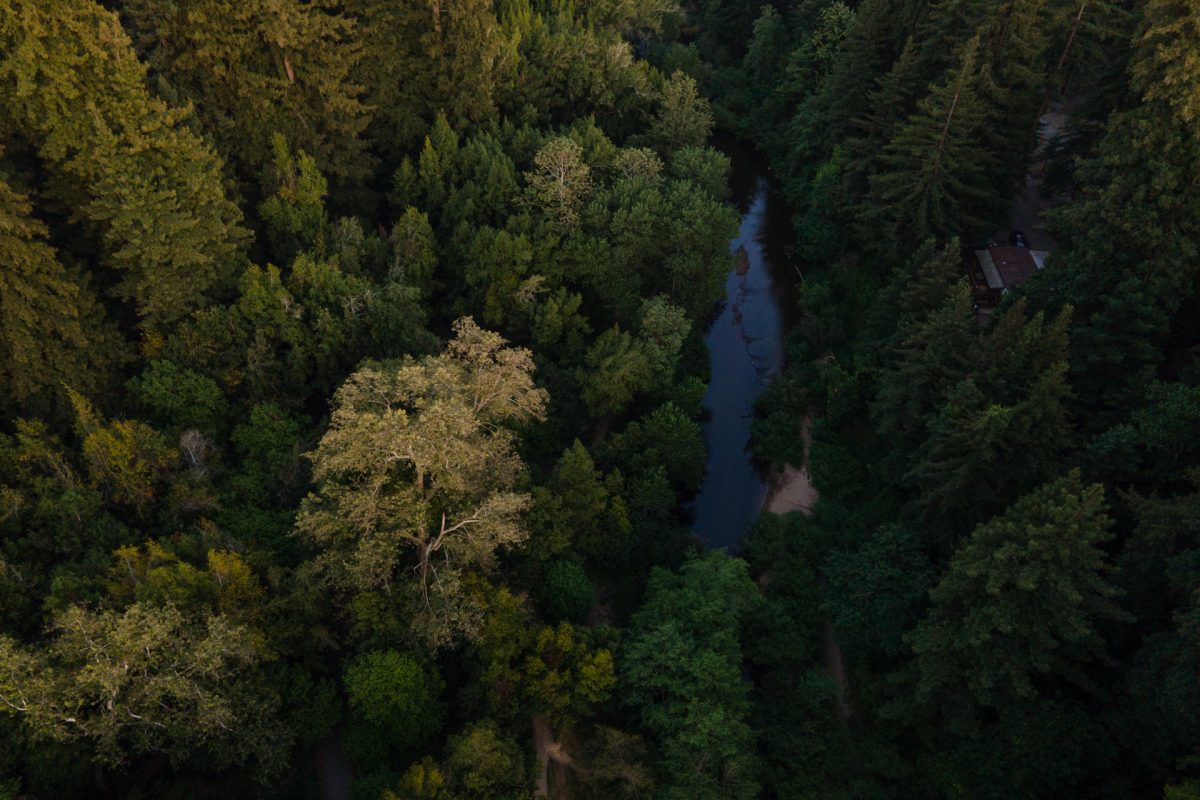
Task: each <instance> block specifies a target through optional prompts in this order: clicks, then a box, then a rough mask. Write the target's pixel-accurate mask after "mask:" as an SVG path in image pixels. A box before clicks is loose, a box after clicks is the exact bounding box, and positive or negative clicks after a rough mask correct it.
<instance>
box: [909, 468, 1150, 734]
mask: <svg viewBox="0 0 1200 800" xmlns="http://www.w3.org/2000/svg"><path fill="white" fill-rule="evenodd" d="M1110 526H1111V520H1110V519H1109V517H1108V516H1107V514H1106V509H1105V504H1104V492H1103V487H1101V486H1099V485H1093V486H1084V485H1083V484H1082V483H1081V481H1080V479H1079V475H1078V473H1072V474H1071V475H1069V476H1068V477H1065V478H1061V479H1059V480H1057V481H1055V482H1053V483H1050V484H1047V485H1046V486H1044V487H1043V488H1041V489H1038V490H1037V491H1035V492H1033V493H1031V494H1029V495H1027V496H1026V497H1024V498H1022V499H1021V500H1020V501H1019V502H1017V503H1016V504H1015V505H1014V506H1013V507H1012V508H1011V509H1009V510H1008V511H1007V512H1006V513H1005V514H1003V515H1002V516H1000V517H997V518H996V519H994V520H992V521H991V522H988V523H985V524H983V525H980V526H979V527H977V528H976V529H975V530H974V531H973V532H972V533H971V535H970V536H969V537H968V538H967V539H966V541H964V542H963V544H962V546H961V547H960V548H959V549H958V550H957V552H955V554H954V557H953V558H952V559H951V561H950V566H949V569H948V571H947V572H946V574H945V575H944V576H943V578H942V579H941V581H940V582H939V583H938V585H937V586H935V587H934V589H933V590H932V591H931V592H930V599H931V601H932V602H933V608H932V609H931V610H930V612H929V614H928V615H927V616H926V618H925V619H924V620H922V621H921V623H920V624H919V625H918V626H917V628H916V630H915V631H914V632H913V633H912V634H911V635H909V636H908V637H907V640H908V642H909V643H910V644H911V646H912V648H913V651H914V652H915V653H916V656H917V658H916V669H917V671H918V679H917V684H916V696H917V698H918V700H919V701H920V702H922V703H935V704H936V705H937V706H939V707H940V708H941V709H942V713H943V714H945V715H946V716H947V718H948V719H949V720H951V721H964V720H969V719H970V718H971V715H972V713H973V712H974V709H976V708H978V707H992V708H995V707H999V706H1002V705H1004V704H1005V703H1008V702H1011V701H1019V700H1028V699H1031V698H1034V697H1037V696H1038V693H1039V690H1040V686H1041V683H1042V681H1044V680H1066V681H1070V682H1072V683H1075V684H1077V685H1081V686H1087V685H1089V683H1090V681H1089V679H1088V677H1087V674H1086V671H1085V670H1084V667H1085V666H1086V665H1087V663H1088V662H1089V661H1091V660H1093V659H1095V658H1098V657H1102V656H1103V651H1104V640H1103V637H1102V636H1101V634H1100V631H1099V630H1098V625H1100V624H1101V623H1103V622H1104V621H1107V620H1125V619H1128V617H1127V615H1126V614H1125V612H1123V611H1122V610H1121V609H1120V608H1119V606H1118V605H1117V603H1116V598H1117V597H1118V596H1119V594H1120V592H1119V590H1118V589H1117V588H1116V587H1115V586H1113V584H1112V582H1111V581H1110V579H1109V577H1108V574H1107V573H1109V572H1110V571H1111V569H1112V568H1111V566H1110V565H1109V564H1108V560H1107V557H1106V554H1105V552H1104V551H1103V550H1102V549H1101V546H1102V545H1103V544H1104V543H1105V542H1106V541H1108V540H1109V539H1110V538H1111V533H1109V528H1110Z"/></svg>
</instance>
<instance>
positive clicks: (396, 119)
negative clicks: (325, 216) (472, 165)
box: [344, 0, 516, 166]
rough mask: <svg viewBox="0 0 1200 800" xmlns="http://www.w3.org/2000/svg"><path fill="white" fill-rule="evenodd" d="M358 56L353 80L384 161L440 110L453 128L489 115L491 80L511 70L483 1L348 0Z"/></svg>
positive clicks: (510, 57)
mask: <svg viewBox="0 0 1200 800" xmlns="http://www.w3.org/2000/svg"><path fill="white" fill-rule="evenodd" d="M344 5H345V7H346V9H347V11H348V13H349V14H351V15H353V16H355V17H357V18H358V20H359V27H360V29H361V34H360V38H361V41H362V43H363V59H362V60H361V61H360V62H358V64H357V66H356V67H355V71H354V77H355V80H356V81H358V82H359V83H361V84H362V85H363V86H364V87H366V101H367V103H369V104H370V105H371V106H372V107H373V108H374V109H375V114H374V119H373V121H372V123H371V127H370V129H369V131H368V135H369V137H370V139H371V140H372V142H373V143H374V144H375V145H376V146H377V147H378V148H379V150H380V151H381V152H383V153H385V154H386V155H387V158H388V161H389V162H390V164H391V165H393V166H394V165H395V164H396V163H397V162H398V161H399V156H400V155H401V154H402V153H404V152H405V151H406V150H409V149H411V148H412V147H414V146H415V145H418V144H419V143H420V141H421V138H420V137H421V135H422V134H423V133H424V132H425V131H426V128H427V126H428V125H429V124H430V123H432V122H433V120H434V117H435V115H436V114H437V113H438V112H439V111H440V112H443V113H444V114H445V115H446V117H447V118H448V120H449V122H450V124H451V125H453V126H454V128H456V129H459V130H462V129H465V128H466V127H467V126H468V125H470V124H471V123H476V122H481V121H483V120H486V119H489V118H491V117H492V116H493V115H494V114H495V113H496V97H495V96H496V92H497V88H498V87H497V82H498V81H502V80H503V79H504V76H505V74H506V73H508V72H511V71H512V70H515V68H516V53H515V42H513V41H509V40H507V39H506V38H505V35H504V33H503V31H501V29H500V26H499V23H498V22H497V20H496V15H495V11H494V10H493V4H492V2H491V0H454V2H447V0H423V1H422V2H406V3H396V2H393V1H392V0H350V1H349V2H347V3H345V4H344Z"/></svg>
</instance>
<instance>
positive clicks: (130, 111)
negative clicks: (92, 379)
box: [0, 0, 245, 330]
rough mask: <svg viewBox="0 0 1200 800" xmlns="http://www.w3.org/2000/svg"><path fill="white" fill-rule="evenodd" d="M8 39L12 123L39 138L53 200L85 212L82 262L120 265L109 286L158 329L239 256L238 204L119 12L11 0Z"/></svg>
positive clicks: (1, 42)
mask: <svg viewBox="0 0 1200 800" xmlns="http://www.w3.org/2000/svg"><path fill="white" fill-rule="evenodd" d="M0 50H2V51H3V53H4V57H3V59H2V60H0V74H3V75H5V76H6V78H5V81H4V89H3V93H2V95H0V99H2V102H3V104H4V106H5V108H6V109H7V112H8V114H7V117H8V119H7V120H6V123H5V125H4V131H5V135H6V137H9V136H12V137H19V139H18V140H19V141H24V142H26V143H27V146H31V147H34V148H36V151H37V153H38V154H39V158H40V159H41V160H42V163H43V164H44V165H45V168H46V169H47V170H49V171H50V173H51V174H52V175H53V176H54V183H55V188H54V192H53V194H54V197H55V199H56V201H57V202H59V203H63V204H65V205H66V206H67V207H68V208H70V209H72V211H73V212H74V213H77V214H79V215H80V217H81V218H82V219H83V220H85V221H86V223H87V226H88V228H89V230H90V231H91V235H90V236H87V237H84V238H82V239H81V240H80V242H79V243H78V244H79V245H82V246H81V247H80V248H79V250H80V255H81V257H82V258H83V259H84V261H85V263H87V262H88V261H94V263H96V264H97V266H100V267H103V268H104V269H105V270H111V271H112V273H113V276H114V278H115V280H114V281H112V289H111V292H112V294H113V295H114V296H115V297H117V298H119V299H120V300H121V301H123V302H128V303H131V304H133V306H134V307H135V308H136V309H137V313H138V316H139V319H140V320H141V321H142V323H143V324H144V325H145V326H146V327H147V328H148V329H150V330H154V329H159V328H161V327H162V326H167V325H170V324H172V323H175V322H177V321H178V320H180V319H182V318H183V317H185V316H186V315H187V314H188V313H190V312H191V311H192V310H193V309H196V308H201V307H203V306H205V305H206V304H208V303H209V302H211V300H212V297H213V294H214V292H215V291H217V290H219V289H220V288H221V287H223V286H225V285H227V283H228V281H229V279H230V278H231V277H232V274H233V270H235V269H236V267H237V265H238V262H239V259H240V250H241V247H242V245H243V243H244V241H245V232H244V231H243V230H242V229H241V228H240V227H238V225H239V222H240V221H241V213H240V212H239V210H238V209H237V207H236V206H235V205H234V204H233V203H232V202H230V201H229V200H228V199H227V198H226V197H225V194H224V189H223V186H222V183H221V169H220V162H219V161H218V160H217V158H216V157H215V156H214V155H213V153H212V151H211V150H210V149H208V147H207V146H206V145H205V144H204V143H203V141H202V140H201V139H200V138H199V137H198V136H197V135H196V134H195V133H193V132H192V130H191V129H190V128H189V127H188V126H187V125H186V124H185V119H186V116H185V114H183V113H182V112H180V111H178V110H176V109H172V108H170V107H169V106H168V105H167V104H166V103H164V102H163V101H161V100H159V99H158V98H157V97H154V96H153V95H151V94H150V92H149V90H148V89H147V87H146V68H145V67H144V66H143V65H142V64H141V63H140V62H139V61H138V59H137V57H136V55H135V53H134V52H133V48H132V46H131V43H130V41H129V37H128V36H127V35H126V33H125V32H124V31H123V30H122V29H121V25H120V22H119V20H118V19H117V16H116V14H115V13H113V12H111V11H106V10H105V9H103V8H102V7H101V6H100V5H99V4H97V3H94V2H90V0H89V1H88V2H82V3H78V2H67V1H66V0H54V2H50V3H42V2H37V3H32V2H20V3H14V4H9V5H8V6H6V7H5V9H4V11H3V14H0ZM84 62H86V63H88V64H90V65H91V67H90V68H88V69H76V68H75V67H74V66H72V65H76V64H79V63H84ZM43 67H45V69H43ZM89 251H90V252H89ZM92 253H94V254H95V257H93V256H92V255H91V254H92Z"/></svg>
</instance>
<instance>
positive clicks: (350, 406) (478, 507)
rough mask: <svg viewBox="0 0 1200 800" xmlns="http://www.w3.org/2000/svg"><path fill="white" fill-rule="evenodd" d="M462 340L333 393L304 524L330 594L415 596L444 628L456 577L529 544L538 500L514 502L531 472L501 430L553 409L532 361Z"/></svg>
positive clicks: (467, 335) (494, 339)
mask: <svg viewBox="0 0 1200 800" xmlns="http://www.w3.org/2000/svg"><path fill="white" fill-rule="evenodd" d="M454 331H455V337H454V339H453V340H452V341H451V342H450V343H449V345H448V346H447V348H446V351H445V352H444V353H442V354H440V355H436V356H428V357H425V358H421V359H414V358H411V357H409V358H406V359H403V360H401V361H395V362H385V363H368V364H367V365H365V366H364V367H363V368H362V369H360V370H359V371H358V372H356V373H354V374H353V375H351V376H350V378H349V379H348V380H347V381H346V383H345V384H343V385H342V387H341V388H340V389H339V390H338V391H337V394H336V395H335V396H334V410H333V416H332V418H331V420H330V424H329V430H328V431H327V432H326V433H325V435H324V436H323V437H322V438H321V441H320V444H319V445H318V446H317V449H316V451H315V452H314V453H313V454H312V456H311V458H312V462H313V478H314V481H315V482H316V485H317V488H316V491H315V492H314V493H313V494H311V495H310V496H309V497H308V498H307V499H306V500H305V501H304V503H303V505H302V507H301V510H300V515H299V518H298V520H297V529H298V531H299V533H300V535H302V536H303V537H305V538H306V539H308V540H309V541H310V542H311V543H312V544H313V545H315V546H316V547H317V548H318V549H319V550H320V553H319V555H318V556H317V559H316V566H317V568H318V569H319V570H320V572H321V573H323V574H324V575H325V576H326V577H327V579H328V580H329V581H330V582H331V583H332V584H333V585H335V586H337V587H339V588H341V589H345V590H350V591H367V590H376V591H383V592H385V593H391V592H392V591H393V589H394V587H395V585H396V584H397V583H398V582H403V583H404V584H405V585H412V584H414V583H415V585H416V587H417V588H418V590H419V591H420V596H421V598H422V606H423V607H424V610H426V611H433V610H434V608H433V604H434V602H435V601H436V602H437V603H438V604H439V606H440V608H439V619H442V620H443V621H446V622H447V624H448V620H449V619H450V616H448V615H450V614H451V609H450V605H448V604H449V603H450V602H451V600H452V596H453V594H454V592H453V585H454V582H455V580H456V573H458V572H459V571H460V570H461V569H462V568H464V567H468V566H475V567H485V566H487V565H488V564H489V563H490V562H491V561H492V559H493V556H494V555H495V552H496V550H497V548H499V547H501V546H504V545H512V544H516V543H518V542H520V541H522V540H523V539H524V538H525V537H526V535H527V531H526V528H525V525H524V522H523V519H522V515H523V513H524V512H525V511H526V510H527V509H528V508H529V505H530V499H529V495H528V494H526V493H524V492H520V491H517V490H516V483H517V478H518V477H519V475H520V473H521V471H522V469H523V465H522V463H521V459H520V457H519V456H518V455H517V453H516V451H515V449H514V435H513V432H512V431H511V430H510V429H509V428H507V427H505V425H509V424H516V423H521V422H526V421H530V420H536V419H541V418H543V417H544V415H545V406H546V393H545V391H544V390H542V389H539V388H537V386H536V385H535V384H534V381H533V371H534V367H533V356H532V354H531V353H530V352H529V351H528V350H523V349H519V348H513V347H507V346H505V341H504V339H502V338H501V337H500V336H499V335H498V334H495V333H491V332H489V331H485V330H481V329H480V328H479V327H478V326H477V325H476V324H475V322H474V321H473V320H471V319H470V318H469V317H467V318H463V319H460V320H458V321H457V322H456V323H455V324H454ZM405 562H407V565H406V564H405ZM446 627H447V625H443V626H442V628H443V630H444V629H445V628H446Z"/></svg>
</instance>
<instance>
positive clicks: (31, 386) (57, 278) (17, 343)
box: [0, 151, 119, 406]
mask: <svg viewBox="0 0 1200 800" xmlns="http://www.w3.org/2000/svg"><path fill="white" fill-rule="evenodd" d="M0 153H2V151H0ZM32 210H33V209H32V206H31V205H30V203H29V198H28V197H26V196H25V195H24V194H22V193H20V192H18V191H17V190H16V189H15V188H14V187H13V186H11V185H10V184H9V183H8V180H7V178H6V176H5V175H4V174H3V173H2V172H0V261H2V262H3V263H4V264H5V265H6V266H5V268H4V269H3V270H2V271H0V298H3V299H0V331H3V335H0V341H3V345H2V346H0V348H2V349H0V382H2V383H3V384H4V385H5V386H6V387H8V393H9V395H10V397H9V398H8V399H7V400H6V401H5V405H6V406H7V405H8V404H21V405H27V406H29V405H32V404H33V401H41V402H43V403H44V402H45V401H47V400H50V399H52V398H54V396H55V394H56V393H57V392H58V391H59V389H60V387H61V385H62V384H63V383H64V382H70V383H71V384H72V385H74V386H76V387H78V388H79V389H80V390H81V391H84V392H94V391H96V390H97V389H99V388H100V385H101V384H102V383H103V382H104V378H105V375H104V373H105V371H106V370H107V369H109V368H110V367H111V366H112V361H113V360H114V359H115V357H116V356H117V355H118V353H119V348H118V343H117V342H116V341H115V340H114V337H113V333H112V331H111V330H109V329H108V326H107V325H105V324H104V322H103V321H102V314H103V311H102V309H101V308H100V307H99V306H98V305H97V302H96V297H95V295H94V293H93V291H92V290H91V289H90V288H89V286H88V283H87V280H86V278H85V277H84V276H83V275H82V274H73V273H72V271H69V270H68V269H67V268H66V267H65V266H64V265H63V264H62V263H61V262H60V261H59V260H58V257H57V254H56V253H55V251H54V248H53V247H52V246H51V245H50V244H49V242H48V241H47V235H48V233H49V232H48V230H47V228H46V226H45V225H44V224H43V223H41V222H40V221H38V220H37V218H35V217H34V216H33V215H32V214H31V212H32Z"/></svg>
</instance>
